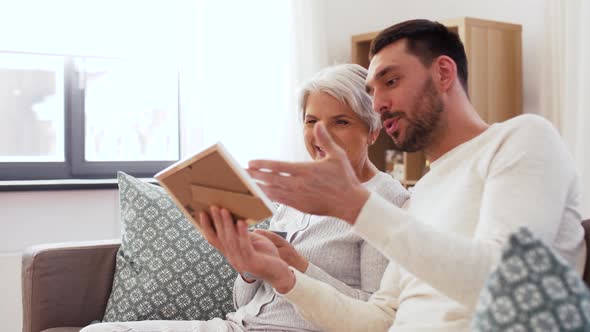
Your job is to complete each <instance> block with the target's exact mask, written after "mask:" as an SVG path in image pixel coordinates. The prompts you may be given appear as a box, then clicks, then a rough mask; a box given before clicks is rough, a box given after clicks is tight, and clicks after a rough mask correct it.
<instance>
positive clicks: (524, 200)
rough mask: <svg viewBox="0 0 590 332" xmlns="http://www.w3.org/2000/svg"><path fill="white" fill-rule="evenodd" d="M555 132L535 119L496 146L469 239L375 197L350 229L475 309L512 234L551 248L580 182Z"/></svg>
mask: <svg viewBox="0 0 590 332" xmlns="http://www.w3.org/2000/svg"><path fill="white" fill-rule="evenodd" d="M548 126H549V127H548ZM550 126H551V125H550V124H549V123H546V122H545V121H540V120H536V119H535V121H532V124H530V123H529V124H528V125H527V126H523V127H522V128H519V130H515V131H514V132H513V133H512V135H511V136H508V137H505V138H504V141H503V142H502V143H501V144H500V145H499V146H498V148H497V151H495V153H494V154H493V157H491V160H490V161H489V163H488V164H487V165H488V167H487V169H485V170H484V171H483V172H482V174H483V176H484V177H485V179H484V181H485V185H484V190H483V195H482V197H481V206H480V214H479V219H478V220H473V223H475V224H476V225H477V226H476V229H475V234H474V236H473V237H472V238H467V237H464V236H460V235H457V234H454V233H450V232H445V231H443V230H440V229H437V228H434V227H432V226H430V225H429V224H435V223H434V222H433V221H430V223H428V222H425V221H423V220H417V219H415V218H414V217H413V216H412V215H411V214H410V213H408V212H406V211H404V210H402V209H400V208H398V207H396V206H394V205H392V204H390V203H389V202H387V201H386V200H384V199H383V198H381V197H379V195H375V194H371V195H370V197H369V199H368V201H367V202H366V203H365V205H364V206H363V208H362V210H361V212H360V214H359V216H358V218H357V220H356V223H355V225H354V227H353V229H354V230H355V231H356V232H357V233H358V234H360V235H361V236H362V237H364V238H365V239H367V241H368V242H369V243H371V244H372V245H374V246H375V247H376V248H378V249H379V250H380V251H381V252H383V253H384V254H385V255H386V256H387V257H388V258H389V259H391V260H393V261H395V262H397V263H398V264H399V265H400V266H401V267H403V268H404V269H406V270H407V271H408V272H410V273H411V274H413V275H414V276H415V277H417V278H418V279H421V280H422V281H424V282H426V283H428V284H429V285H430V286H432V287H433V288H435V289H437V290H438V291H440V292H442V293H443V294H445V295H447V296H448V297H450V298H452V299H455V300H456V301H458V302H460V303H462V304H464V305H466V306H468V307H471V308H472V307H473V306H474V305H475V303H476V301H477V298H478V294H479V292H480V289H481V288H482V287H483V285H484V283H485V280H486V277H487V276H488V274H489V273H490V271H491V270H492V269H493V267H494V266H495V265H496V264H497V262H498V260H499V257H500V254H501V247H502V245H503V243H504V242H505V241H506V240H507V238H508V235H509V234H510V233H511V232H513V231H515V230H516V229H518V228H519V227H521V226H526V227H528V228H529V229H530V230H531V231H532V232H533V233H535V234H536V235H537V236H539V237H540V238H541V239H543V240H544V241H545V242H546V243H549V244H552V243H554V240H555V238H556V236H557V232H558V229H559V227H560V220H561V216H562V214H563V213H564V209H565V208H564V207H565V202H566V200H567V199H568V198H567V197H568V196H569V195H570V189H571V187H572V183H573V182H574V181H575V178H576V176H575V171H574V169H573V166H572V165H573V162H572V160H571V157H570V156H569V154H568V153H567V152H566V151H567V149H566V148H565V146H564V144H563V142H562V141H561V139H560V137H559V135H558V134H557V132H556V131H555V130H554V129H553V128H552V127H550ZM456 199H461V198H456ZM466 204H470V202H469V201H466ZM446 222H449V221H446Z"/></svg>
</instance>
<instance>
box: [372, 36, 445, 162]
mask: <svg viewBox="0 0 590 332" xmlns="http://www.w3.org/2000/svg"><path fill="white" fill-rule="evenodd" d="M367 91H368V92H369V94H370V95H371V96H372V97H373V109H374V110H375V111H376V112H378V113H379V114H380V115H381V120H382V121H383V128H385V131H386V132H387V134H388V135H389V136H390V137H391V138H392V140H393V143H394V144H393V145H394V148H395V149H397V150H400V151H406V152H415V151H419V150H423V149H425V148H428V147H429V146H430V145H431V144H433V143H434V141H435V140H436V137H437V135H438V134H439V132H440V130H441V127H442V123H443V121H442V120H441V115H442V114H441V113H442V112H443V110H444V107H443V103H442V100H441V98H440V96H439V93H438V91H437V90H436V87H435V85H434V81H433V80H432V75H431V72H430V70H429V69H428V68H426V67H425V66H424V65H423V64H422V63H421V62H420V60H419V59H418V58H417V57H416V56H414V55H412V54H409V53H407V51H406V41H405V40H400V41H397V42H395V43H393V44H390V45H388V46H387V47H385V48H383V49H382V50H381V51H379V53H377V54H375V56H374V57H373V59H371V64H370V66H369V74H368V76H367Z"/></svg>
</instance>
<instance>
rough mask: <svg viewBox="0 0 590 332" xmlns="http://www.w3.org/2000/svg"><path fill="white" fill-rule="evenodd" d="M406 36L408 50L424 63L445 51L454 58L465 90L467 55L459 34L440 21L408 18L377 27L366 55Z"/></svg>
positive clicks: (426, 64) (429, 61) (426, 63)
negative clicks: (376, 33) (384, 26)
mask: <svg viewBox="0 0 590 332" xmlns="http://www.w3.org/2000/svg"><path fill="white" fill-rule="evenodd" d="M402 39H405V40H406V45H407V46H406V48H407V51H408V53H410V54H412V55H415V56H416V57H418V59H420V62H422V64H423V65H424V66H426V67H430V65H431V64H432V61H434V59H435V58H436V57H439V56H441V55H446V56H448V57H450V58H451V59H453V61H455V64H456V65H457V73H458V76H459V80H460V82H461V85H462V86H463V89H464V90H465V92H467V56H466V55H465V48H464V47H463V43H462V42H461V39H459V36H458V35H457V34H456V33H455V32H452V31H450V30H449V29H447V27H445V26H444V25H442V24H440V23H438V22H433V21H429V20H410V21H405V22H401V23H398V24H396V25H393V26H390V27H389V28H387V29H385V30H383V31H381V32H380V33H379V34H378V35H377V37H375V39H373V41H372V42H371V48H370V50H369V59H370V58H373V56H374V55H375V54H377V53H379V51H381V50H382V49H383V48H385V47H386V46H388V45H390V44H393V43H395V42H396V41H398V40H402Z"/></svg>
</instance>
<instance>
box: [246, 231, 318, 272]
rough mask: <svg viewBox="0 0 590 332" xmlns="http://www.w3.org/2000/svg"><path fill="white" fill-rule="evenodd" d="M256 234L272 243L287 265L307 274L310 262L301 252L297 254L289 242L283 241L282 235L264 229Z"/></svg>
mask: <svg viewBox="0 0 590 332" xmlns="http://www.w3.org/2000/svg"><path fill="white" fill-rule="evenodd" d="M254 233H255V234H260V235H262V236H264V237H266V238H267V239H269V240H270V241H272V243H273V244H274V246H275V247H276V248H277V249H278V250H279V255H280V256H281V258H282V259H283V260H284V261H285V262H286V263H287V264H289V265H291V266H292V267H294V268H296V269H297V270H298V271H299V272H301V273H305V271H307V267H308V266H309V261H308V260H307V258H305V257H303V256H302V255H301V254H300V253H299V252H297V250H295V248H294V247H293V246H292V245H291V243H289V241H287V240H285V239H283V237H281V236H280V235H277V234H275V233H273V232H270V231H266V230H263V229H257V230H255V231H254Z"/></svg>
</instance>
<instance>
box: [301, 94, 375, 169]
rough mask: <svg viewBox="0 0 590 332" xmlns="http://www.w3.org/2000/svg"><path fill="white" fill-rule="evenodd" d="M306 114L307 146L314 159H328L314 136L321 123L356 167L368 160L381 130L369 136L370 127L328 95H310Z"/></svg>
mask: <svg viewBox="0 0 590 332" xmlns="http://www.w3.org/2000/svg"><path fill="white" fill-rule="evenodd" d="M304 112H305V117H304V139H305V147H306V149H307V152H308V153H309V155H310V156H311V157H312V158H313V159H314V160H316V159H320V158H323V157H324V156H325V152H324V151H322V150H321V149H320V148H319V147H318V146H317V143H316V142H315V138H314V136H313V127H314V126H315V125H316V124H317V123H320V122H321V123H323V124H324V126H325V127H326V129H327V130H328V132H329V133H330V135H331V136H332V139H333V140H334V141H335V142H336V143H337V144H338V145H339V146H340V147H341V148H343V149H344V150H345V151H346V155H347V156H348V159H349V160H350V162H351V163H352V165H353V167H355V168H356V167H359V166H362V163H364V162H365V161H366V160H367V154H368V147H369V145H370V144H371V143H372V142H373V141H374V140H375V139H376V137H377V135H378V133H379V131H377V132H375V133H373V134H369V127H368V126H367V125H366V124H365V123H364V122H363V121H362V120H361V119H360V118H359V117H358V116H357V115H356V113H354V112H353V111H352V109H351V108H350V107H349V106H348V105H346V104H345V103H341V102H340V101H338V100H337V99H336V98H334V97H332V96H331V95H329V94H327V93H325V92H312V93H310V94H309V96H308V97H307V104H306V105H305V110H304Z"/></svg>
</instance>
